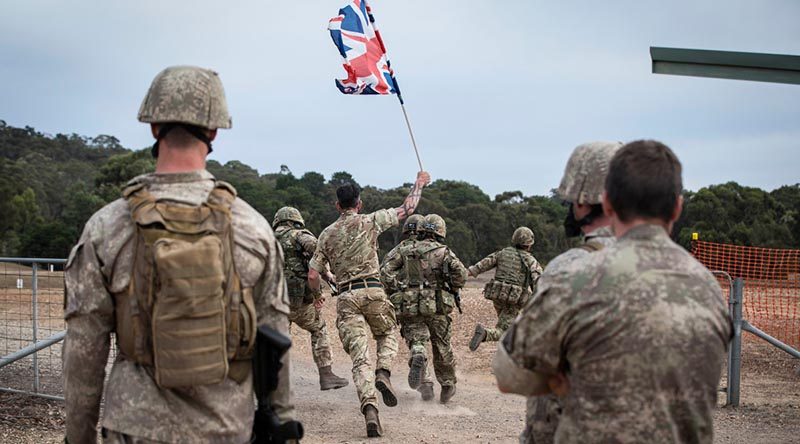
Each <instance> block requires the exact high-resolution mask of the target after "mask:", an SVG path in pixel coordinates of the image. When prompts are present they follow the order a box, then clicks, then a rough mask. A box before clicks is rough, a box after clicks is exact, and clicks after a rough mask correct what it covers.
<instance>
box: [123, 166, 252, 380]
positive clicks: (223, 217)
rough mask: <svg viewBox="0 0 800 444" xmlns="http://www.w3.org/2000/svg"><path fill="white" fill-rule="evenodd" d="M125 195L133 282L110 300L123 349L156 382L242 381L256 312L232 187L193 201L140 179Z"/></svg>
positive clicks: (225, 186)
mask: <svg viewBox="0 0 800 444" xmlns="http://www.w3.org/2000/svg"><path fill="white" fill-rule="evenodd" d="M123 196H124V198H125V199H126V200H127V202H128V206H129V208H130V210H131V215H132V217H133V220H134V222H135V224H136V234H135V249H134V260H133V273H132V275H131V282H130V285H129V287H128V289H127V291H125V292H122V293H121V294H119V295H117V297H116V301H115V302H116V310H115V311H116V336H117V343H118V346H119V350H120V354H121V355H122V356H123V357H124V358H126V359H130V360H132V361H134V362H136V363H139V364H141V365H143V366H145V367H147V368H149V369H151V370H152V373H151V374H152V375H153V377H154V379H155V381H156V384H157V385H158V386H159V387H161V388H175V387H186V386H198V385H207V384H216V383H219V382H222V381H223V380H224V379H225V378H226V377H230V378H231V379H233V380H234V381H236V382H239V383H241V382H242V381H244V380H245V378H246V377H247V374H248V373H249V372H250V369H251V367H250V362H251V360H250V359H251V357H252V351H253V346H254V344H255V336H256V311H255V303H254V301H253V289H252V288H241V281H240V279H239V275H238V274H237V272H236V268H235V266H234V263H233V230H232V227H231V211H230V209H231V205H232V204H233V201H234V200H235V199H236V190H235V189H234V188H233V187H232V186H231V185H229V184H227V183H225V182H221V181H217V182H216V183H215V187H214V189H213V190H212V191H211V193H210V194H209V196H208V199H207V200H206V202H204V203H203V204H201V205H199V206H194V207H193V206H184V205H177V204H175V203H172V202H171V201H169V200H166V199H163V200H160V199H156V198H155V197H154V196H153V195H151V194H150V193H149V192H148V191H147V188H146V187H145V185H144V184H135V185H131V186H129V187H128V188H126V189H125V190H124V192H123Z"/></svg>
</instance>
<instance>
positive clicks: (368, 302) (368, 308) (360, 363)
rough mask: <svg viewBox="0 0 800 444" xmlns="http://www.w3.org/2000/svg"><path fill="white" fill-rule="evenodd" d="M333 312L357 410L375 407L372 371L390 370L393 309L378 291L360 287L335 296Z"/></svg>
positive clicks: (394, 341) (393, 347) (394, 322)
mask: <svg viewBox="0 0 800 444" xmlns="http://www.w3.org/2000/svg"><path fill="white" fill-rule="evenodd" d="M336 313H337V316H336V328H337V329H338V330H339V339H341V341H342V346H343V347H344V351H346V352H347V353H348V354H349V355H350V360H352V361H353V384H354V385H355V386H356V392H357V393H358V399H359V400H360V401H361V411H364V407H366V406H367V405H368V404H372V405H374V406H376V407H377V405H378V401H377V397H376V396H375V369H385V370H389V371H391V368H392V361H394V357H395V355H396V354H397V349H398V344H397V338H396V337H395V335H394V329H395V327H396V326H397V320H396V319H395V314H394V306H393V305H392V303H391V302H389V298H388V297H387V296H386V293H385V292H384V291H383V289H382V288H362V289H358V290H350V291H347V292H345V293H342V294H341V295H339V297H338V298H337V300H336ZM369 333H372V337H373V338H374V339H375V342H376V345H377V358H378V362H377V363H376V365H375V368H373V367H372V363H371V362H370V357H369V336H368V334H369Z"/></svg>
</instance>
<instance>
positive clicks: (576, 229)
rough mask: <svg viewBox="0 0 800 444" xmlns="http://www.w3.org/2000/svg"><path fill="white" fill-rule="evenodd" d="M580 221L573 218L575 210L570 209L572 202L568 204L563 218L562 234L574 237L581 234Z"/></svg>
mask: <svg viewBox="0 0 800 444" xmlns="http://www.w3.org/2000/svg"><path fill="white" fill-rule="evenodd" d="M584 219H585V218H584ZM581 222H582V221H578V220H575V212H574V211H572V204H571V203H570V204H569V209H568V210H567V217H566V218H565V219H564V234H566V235H567V237H576V236H580V235H581V227H582V226H583V224H582V223H581Z"/></svg>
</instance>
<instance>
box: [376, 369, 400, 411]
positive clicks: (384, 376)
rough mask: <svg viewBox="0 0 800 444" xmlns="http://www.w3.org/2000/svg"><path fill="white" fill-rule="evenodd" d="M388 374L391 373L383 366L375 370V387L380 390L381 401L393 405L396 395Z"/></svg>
mask: <svg viewBox="0 0 800 444" xmlns="http://www.w3.org/2000/svg"><path fill="white" fill-rule="evenodd" d="M390 376H392V374H391V373H390V372H389V370H386V369H383V368H379V369H377V370H375V388H376V389H378V391H379V392H381V395H382V396H383V403H384V404H386V405H387V406H389V407H394V406H396V405H397V395H396V394H395V393H394V388H393V387H392V381H390V380H389V377H390Z"/></svg>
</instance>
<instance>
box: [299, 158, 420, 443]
mask: <svg viewBox="0 0 800 444" xmlns="http://www.w3.org/2000/svg"><path fill="white" fill-rule="evenodd" d="M428 183H430V176H429V175H428V173H426V172H424V171H420V172H419V173H418V174H417V180H416V182H415V183H414V186H413V187H412V188H411V192H410V193H409V195H408V197H406V199H405V201H404V202H403V205H402V206H401V207H399V208H394V209H386V210H378V211H375V212H374V213H370V214H359V211H360V210H361V207H362V202H361V197H360V195H361V190H360V189H359V187H358V185H355V184H352V183H348V184H345V185H342V186H340V187H339V188H338V189H337V190H336V197H337V202H336V208H337V209H338V210H339V213H340V216H339V219H337V220H336V221H335V222H334V223H333V224H331V225H330V226H328V227H327V228H326V229H325V230H323V231H322V233H321V234H320V236H319V241H318V242H317V249H316V251H315V252H314V257H312V258H311V262H310V263H309V267H310V270H309V272H308V282H309V286H310V287H311V289H312V291H317V290H318V289H319V287H320V280H321V279H320V276H321V275H322V274H324V273H325V272H326V271H327V270H328V266H330V270H331V271H332V272H333V274H334V275H335V276H336V278H337V280H338V284H337V286H338V289H339V297H338V298H337V301H336V313H337V317H336V327H337V328H338V330H339V339H341V341H342V346H344V350H345V351H346V352H347V353H348V354H349V355H350V359H351V360H352V361H353V382H354V384H355V386H356V391H357V392H358V398H359V400H360V402H361V412H362V413H363V414H364V421H365V423H366V429H367V436H368V437H378V436H381V435H383V428H382V426H381V423H380V419H379V417H378V407H377V398H376V396H375V389H377V390H378V391H380V393H381V396H382V397H383V402H384V404H386V405H387V406H389V407H393V406H396V405H397V396H396V395H395V393H394V389H393V388H392V383H391V381H390V376H391V371H390V370H391V368H392V361H393V360H394V357H395V355H396V354H397V339H396V338H395V336H394V330H395V327H396V326H397V320H396V318H395V313H394V306H392V303H391V302H390V301H389V298H388V297H387V296H386V293H385V292H384V290H383V286H382V285H381V281H380V270H379V263H378V235H380V234H381V233H382V232H384V231H386V230H387V229H389V228H391V227H393V226H397V225H398V224H399V220H402V219H405V218H406V217H408V216H409V215H411V214H412V213H413V212H414V210H415V209H416V208H417V204H418V203H419V199H420V197H421V196H422V188H424V187H425V186H426V185H427V184H428ZM368 332H371V333H372V336H373V337H374V338H375V342H376V343H377V348H378V350H377V358H378V360H377V363H376V366H375V370H374V373H373V367H372V364H371V363H370V359H369V348H368V345H369V342H368V336H367V335H368Z"/></svg>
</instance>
